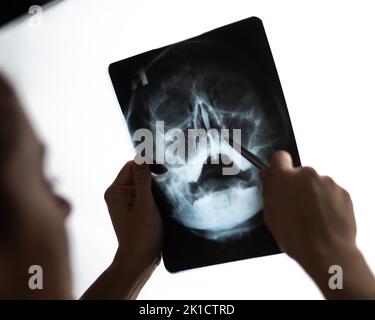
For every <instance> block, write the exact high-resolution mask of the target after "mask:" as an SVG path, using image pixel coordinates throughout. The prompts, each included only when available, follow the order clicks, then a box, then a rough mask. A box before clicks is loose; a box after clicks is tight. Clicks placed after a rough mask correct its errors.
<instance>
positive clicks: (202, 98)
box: [127, 43, 276, 241]
mask: <svg viewBox="0 0 375 320" xmlns="http://www.w3.org/2000/svg"><path fill="white" fill-rule="evenodd" d="M207 48H208V50H209V51H210V52H216V51H215V50H219V49H220V53H221V56H220V57H219V58H216V56H215V55H213V56H212V57H209V59H203V61H201V60H200V59H201V58H200V54H199V53H200V52H201V50H203V49H207ZM181 50H182V51H183V50H187V52H188V54H186V55H184V54H183V53H181V52H179V51H178V49H173V50H170V49H168V50H167V51H166V52H163V53H162V54H161V55H160V56H159V57H158V58H156V59H154V60H153V61H152V62H151V63H150V64H149V65H148V66H147V67H145V68H144V69H143V70H142V72H141V73H138V81H135V82H134V83H136V84H137V86H136V88H132V89H134V90H133V91H132V97H131V103H130V105H129V109H128V111H129V113H128V115H127V120H128V121H130V122H131V121H134V119H139V118H141V122H142V123H144V126H145V127H148V128H150V129H152V130H153V131H154V132H153V133H154V137H155V136H156V135H157V134H160V132H157V128H156V126H155V124H156V122H157V121H164V124H165V127H166V130H169V129H173V128H177V129H180V130H182V131H183V132H184V133H185V135H186V137H187V136H188V135H187V130H188V129H204V130H206V131H207V130H209V129H218V130H219V131H220V129H230V130H232V129H241V130H242V133H241V143H242V145H243V146H244V147H245V148H247V149H249V150H251V151H252V152H253V153H254V154H256V155H258V156H259V157H260V158H264V157H265V156H268V154H269V152H270V150H272V148H273V145H274V144H275V143H276V141H275V135H274V134H273V132H272V129H271V128H272V126H271V125H270V124H269V122H268V120H267V117H266V116H265V114H264V112H263V107H262V105H261V102H260V99H259V97H258V95H257V92H256V90H255V89H254V87H253V85H252V83H251V82H250V80H249V77H248V76H247V75H246V74H245V73H244V72H243V71H242V68H243V67H244V66H243V64H245V63H246V62H243V64H242V62H241V59H240V58H239V57H236V54H235V53H233V52H231V51H230V50H227V52H226V51H225V50H226V49H223V48H215V45H212V44H205V43H198V44H197V43H191V44H185V45H184V46H183V47H182V48H181ZM180 55H181V56H183V57H184V59H182V58H181V56H180ZM185 57H188V58H186V59H185ZM233 61H234V62H233ZM134 83H133V84H134ZM145 83H147V86H143V85H144V84H145ZM142 108H143V109H142ZM138 121H139V120H138ZM207 138H208V144H209V148H208V150H203V148H199V145H198V147H197V149H196V150H195V151H196V152H195V154H194V155H193V159H191V158H190V159H185V160H186V161H185V162H184V164H179V165H175V166H172V165H168V163H166V166H167V168H168V172H167V173H166V174H165V175H161V176H156V177H154V179H155V181H156V183H157V184H158V185H159V186H160V187H161V189H162V190H163V191H164V193H165V195H166V197H167V198H168V201H169V202H170V203H171V205H172V207H173V210H172V213H171V214H172V217H173V218H174V219H175V220H176V221H178V222H179V223H180V224H182V225H183V226H185V227H186V228H188V229H189V230H191V231H192V232H193V233H195V234H198V235H200V236H202V237H205V238H207V239H210V240H216V241H222V240H225V239H228V238H235V237H238V236H240V235H241V234H243V233H244V232H248V231H250V230H251V229H252V228H253V227H254V226H253V224H252V223H250V221H251V219H252V218H253V217H254V216H255V215H256V214H257V213H258V212H259V211H260V210H261V209H262V198H261V187H260V181H259V176H258V171H257V169H256V168H255V167H254V166H252V165H251V164H250V163H249V162H247V161H243V159H242V160H241V161H239V160H238V158H237V159H234V158H233V159H230V158H231V157H232V155H233V153H231V152H230V150H227V151H226V149H225V148H228V146H227V145H226V144H225V142H222V141H220V140H218V139H212V137H210V136H208V137H207ZM165 142H166V145H168V143H170V141H168V139H166V141H165ZM187 143H191V141H187ZM221 144H225V145H221ZM162 147H163V148H164V146H160V145H156V146H155V148H156V149H158V148H162ZM158 151H159V152H163V150H156V153H157V152H158ZM207 151H208V152H207ZM177 156H178V155H176V154H166V157H169V158H170V159H171V158H173V157H177ZM190 156H191V155H190ZM224 158H225V159H227V160H228V158H229V160H232V161H233V162H234V163H233V165H235V166H237V167H238V168H239V169H240V173H239V174H237V175H234V176H223V175H222V170H221V169H222V167H223V166H224V164H223V161H222V159H224ZM208 159H210V160H212V159H216V164H212V162H210V161H208Z"/></svg>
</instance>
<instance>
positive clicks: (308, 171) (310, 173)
mask: <svg viewBox="0 0 375 320" xmlns="http://www.w3.org/2000/svg"><path fill="white" fill-rule="evenodd" d="M301 172H302V173H303V175H304V176H306V177H308V178H317V177H318V173H317V172H316V170H315V169H314V168H312V167H302V171H301Z"/></svg>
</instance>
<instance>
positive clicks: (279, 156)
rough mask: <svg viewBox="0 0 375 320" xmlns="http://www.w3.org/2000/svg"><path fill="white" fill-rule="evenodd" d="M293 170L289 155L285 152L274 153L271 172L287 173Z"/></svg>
mask: <svg viewBox="0 0 375 320" xmlns="http://www.w3.org/2000/svg"><path fill="white" fill-rule="evenodd" d="M292 169H293V161H292V157H291V156H290V154H289V153H288V152H286V151H282V150H281V151H276V152H275V153H274V154H273V155H272V159H271V171H272V172H277V171H279V172H280V171H289V170H292Z"/></svg>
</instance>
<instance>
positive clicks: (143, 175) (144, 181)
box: [132, 162, 152, 203]
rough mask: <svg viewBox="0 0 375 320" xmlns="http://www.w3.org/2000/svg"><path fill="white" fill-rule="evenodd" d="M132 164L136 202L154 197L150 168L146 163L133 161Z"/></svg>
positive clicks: (146, 200)
mask: <svg viewBox="0 0 375 320" xmlns="http://www.w3.org/2000/svg"><path fill="white" fill-rule="evenodd" d="M132 164H133V166H132V169H133V183H134V191H135V202H138V201H140V202H143V203H146V202H148V201H149V200H150V199H152V192H151V172H150V168H149V166H148V165H147V164H145V163H144V164H142V165H138V164H136V163H135V162H133V163H132ZM140 202H139V203H140Z"/></svg>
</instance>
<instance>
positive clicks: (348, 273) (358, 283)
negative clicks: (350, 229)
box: [301, 241, 375, 299]
mask: <svg viewBox="0 0 375 320" xmlns="http://www.w3.org/2000/svg"><path fill="white" fill-rule="evenodd" d="M301 265H302V267H303V268H304V269H305V271H306V272H307V273H308V274H309V275H310V277H311V278H312V279H313V280H314V281H315V282H316V284H317V285H318V286H319V288H320V290H321V292H322V293H323V294H324V296H325V297H326V298H327V299H368V298H372V299H373V298H375V280H374V277H373V274H372V273H371V271H370V269H369V267H368V266H367V264H366V261H365V259H364V257H363V255H362V253H361V251H360V250H359V249H358V247H357V246H356V244H355V242H354V241H353V242H344V241H343V242H341V243H340V244H338V245H332V246H326V247H324V248H322V249H320V250H316V251H315V252H314V253H312V254H310V255H309V258H307V259H305V260H304V261H302V263H301ZM332 266H335V269H330V268H331V267H332ZM332 270H335V271H332ZM338 270H339V271H338ZM332 277H334V279H335V283H336V284H337V282H336V281H337V279H338V278H340V281H341V285H342V287H336V286H334V287H331V286H332V284H331V285H330V279H331V278H332Z"/></svg>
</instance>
